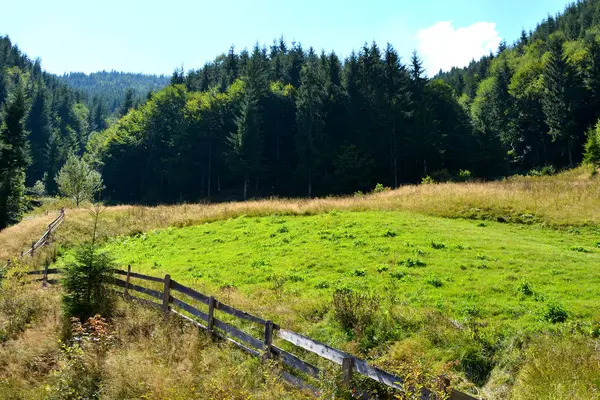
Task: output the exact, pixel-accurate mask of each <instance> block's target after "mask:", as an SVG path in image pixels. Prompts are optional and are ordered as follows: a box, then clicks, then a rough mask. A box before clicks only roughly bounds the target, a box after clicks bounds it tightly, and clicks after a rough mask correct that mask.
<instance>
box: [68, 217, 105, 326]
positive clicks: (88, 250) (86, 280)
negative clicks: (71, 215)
mask: <svg viewBox="0 0 600 400" xmlns="http://www.w3.org/2000/svg"><path fill="white" fill-rule="evenodd" d="M102 212H103V210H102V209H101V208H100V206H96V207H95V208H94V209H93V210H91V211H90V216H91V233H90V240H89V241H88V242H87V243H84V244H83V245H81V246H80V247H78V248H77V249H76V251H75V261H74V262H73V263H71V264H70V265H68V266H67V268H66V270H65V275H64V279H63V282H62V287H63V289H64V291H65V295H64V296H63V307H64V309H65V314H66V315H67V316H69V317H77V318H79V319H80V320H82V321H83V320H86V319H87V318H89V317H92V316H94V315H96V314H100V315H102V316H110V314H111V312H112V308H113V307H112V306H113V304H114V303H113V296H112V294H111V292H110V290H109V289H108V288H107V287H106V285H107V284H108V283H109V282H110V280H111V278H112V275H113V274H112V270H113V268H114V261H113V259H112V257H111V256H110V254H108V253H106V252H102V251H100V249H99V246H98V229H99V222H100V217H101V215H102Z"/></svg>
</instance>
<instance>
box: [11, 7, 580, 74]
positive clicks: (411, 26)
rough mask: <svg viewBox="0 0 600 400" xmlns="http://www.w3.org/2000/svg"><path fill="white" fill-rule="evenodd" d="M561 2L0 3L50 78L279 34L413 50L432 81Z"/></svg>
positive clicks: (158, 69) (159, 66) (153, 68)
mask: <svg viewBox="0 0 600 400" xmlns="http://www.w3.org/2000/svg"><path fill="white" fill-rule="evenodd" d="M569 2H570V1H568V0H452V1H449V0H420V1H419V0H417V1H415V0H411V1H408V0H396V1H393V0H370V1H357V0H296V1H294V2H287V1H282V0H279V1H275V0H253V1H247V0H246V1H242V0H229V1H223V0H221V1H214V0H213V1H200V0H196V1H193V0H179V1H157V0H145V1H141V0H119V1H116V0H102V1H98V0H83V1H82V0H78V1H75V0H54V1H48V0H27V1H25V0H23V1H20V0H19V1H11V0H5V1H4V3H5V4H2V6H1V13H0V35H6V34H7V35H9V36H10V37H11V39H12V40H13V42H15V43H16V44H17V45H18V46H19V47H20V48H21V49H22V50H23V51H24V52H25V53H27V54H28V55H29V56H30V57H32V58H35V57H40V58H41V59H42V65H43V66H44V68H45V69H46V70H48V71H49V72H53V73H57V74H62V73H63V72H70V71H82V72H86V73H89V72H94V71H99V70H113V69H114V70H118V71H128V72H144V73H158V74H161V73H164V74H170V73H171V72H172V71H173V69H174V68H175V67H176V66H178V65H180V64H183V65H184V68H185V69H186V70H189V69H195V68H199V67H201V66H202V65H203V64H204V63H205V62H206V61H209V60H212V59H214V57H215V56H216V55H217V54H219V53H222V52H224V51H226V50H227V49H228V48H229V47H230V46H231V45H232V44H233V45H235V47H236V49H237V50H238V51H239V50H241V49H243V48H244V47H248V48H251V47H252V46H253V45H254V43H256V42H257V41H258V42H259V43H261V44H270V43H271V42H272V40H273V38H278V37H280V36H281V35H283V36H284V38H285V39H286V40H287V41H288V42H291V41H293V40H296V41H299V42H301V43H302V44H303V46H304V47H308V46H313V47H314V48H315V49H317V50H321V49H325V50H326V51H329V50H332V49H333V50H335V51H336V53H338V54H339V55H341V56H346V55H348V54H349V53H350V52H351V51H352V50H353V49H358V48H359V47H360V46H361V45H362V44H363V43H364V42H365V41H366V42H371V41H373V40H375V41H376V42H377V43H379V44H380V45H381V46H384V45H385V44H386V43H387V42H390V43H392V44H393V45H394V47H396V49H397V50H398V51H399V53H400V54H401V55H402V56H403V57H404V59H405V60H406V58H407V57H409V56H410V54H411V52H412V51H413V49H417V50H418V51H419V54H420V55H421V57H422V58H423V59H424V62H425V66H426V67H427V69H428V71H429V72H430V73H432V74H434V73H436V72H437V71H438V70H439V68H443V69H448V68H450V67H451V66H453V65H457V66H462V65H464V64H466V63H468V61H469V60H471V59H472V58H479V57H480V56H481V55H483V54H487V53H489V50H490V49H495V48H497V45H498V43H499V42H500V40H501V39H506V40H507V42H509V43H511V42H513V41H514V40H516V39H517V38H518V36H519V34H520V32H521V28H523V27H524V28H525V29H527V30H529V29H533V28H534V27H535V25H536V24H537V23H538V22H539V21H540V20H541V19H542V18H544V17H546V16H547V15H548V14H549V13H550V14H555V13H557V12H559V11H562V10H563V9H564V7H565V5H566V4H567V3H569Z"/></svg>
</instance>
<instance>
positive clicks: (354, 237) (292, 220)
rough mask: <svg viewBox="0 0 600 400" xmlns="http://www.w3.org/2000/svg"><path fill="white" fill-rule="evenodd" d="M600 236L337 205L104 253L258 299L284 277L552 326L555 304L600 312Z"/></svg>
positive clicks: (164, 235)
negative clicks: (550, 311) (548, 318)
mask: <svg viewBox="0 0 600 400" xmlns="http://www.w3.org/2000/svg"><path fill="white" fill-rule="evenodd" d="M598 239H599V237H598V235H597V234H596V233H595V232H594V231H590V230H572V231H571V232H568V231H558V230H553V229H544V228H539V227H534V226H525V225H508V224H501V223H493V222H489V223H486V226H478V224H477V223H476V222H474V221H468V220H448V219H442V218H434V217H426V216H420V215H415V214H409V213H403V212H363V213H352V212H331V213H327V214H322V215H317V216H307V217H284V216H273V217H263V218H245V217H240V218H235V219H229V220H226V221H219V222H212V223H208V224H203V225H199V226H193V227H186V228H180V229H174V228H169V229H164V230H155V231H152V232H148V233H144V234H141V235H138V236H136V237H121V238H116V239H114V240H113V241H111V242H110V244H109V245H108V246H107V249H109V250H110V251H111V252H112V253H113V254H114V255H115V256H116V257H117V259H118V261H119V262H120V263H121V264H123V265H124V264H131V265H132V269H133V270H134V271H139V272H143V273H148V274H154V275H162V274H165V273H169V274H171V276H172V277H173V278H174V279H177V280H180V281H182V282H185V283H190V284H198V283H202V284H203V286H205V287H207V288H208V290H216V289H219V288H221V287H224V286H230V287H235V288H237V289H238V290H239V291H241V292H242V293H244V294H246V295H249V296H251V295H252V294H253V293H256V292H261V291H269V290H271V289H272V288H273V279H274V277H278V276H279V277H283V278H287V279H286V281H285V284H284V291H285V292H286V293H288V294H291V295H293V296H294V297H297V298H298V301H302V300H303V299H310V300H311V301H312V300H314V299H320V298H323V299H330V298H331V295H332V292H333V291H334V290H335V289H336V288H346V287H349V288H356V289H361V290H367V289H368V290H372V291H374V292H376V293H380V294H381V295H389V294H390V293H389V288H390V286H393V287H394V292H395V293H394V294H395V295H396V296H398V298H399V299H400V300H401V301H402V302H405V303H406V304H409V305H418V306H425V307H435V308H437V309H439V310H441V311H442V312H444V313H445V314H447V315H448V316H452V317H453V318H457V319H460V318H464V317H467V316H469V315H472V314H473V310H474V309H476V310H477V311H476V313H477V315H478V316H479V317H480V318H482V319H485V320H487V321H489V322H492V323H499V324H502V325H510V326H531V325H536V324H545V323H546V322H545V321H542V319H543V318H542V317H543V315H544V313H545V312H546V311H547V310H546V309H547V304H549V302H555V303H560V304H562V305H563V306H564V307H565V308H566V310H567V311H568V312H569V317H570V319H576V320H590V319H591V318H592V317H593V316H595V315H597V313H598V311H597V310H598V306H599V305H600V301H599V300H598V296H599V295H600V270H599V269H598V268H597V265H598V264H599V262H600V249H598V248H597V247H596V243H597V242H598ZM581 249H585V251H582V250H581ZM523 281H526V282H527V290H526V291H525V292H526V293H523V290H522V288H521V286H522V284H523V283H522V282H523ZM466 310H467V311H466ZM469 310H470V311H469Z"/></svg>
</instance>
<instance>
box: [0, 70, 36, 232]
mask: <svg viewBox="0 0 600 400" xmlns="http://www.w3.org/2000/svg"><path fill="white" fill-rule="evenodd" d="M17 74H18V73H17ZM23 79H24V78H22V77H21V76H20V75H17V76H16V77H15V78H14V80H15V83H14V84H13V87H12V88H11V90H9V93H8V96H7V99H6V101H5V104H4V105H3V107H2V110H1V111H0V121H2V122H1V123H0V229H3V228H6V227H7V226H8V225H10V224H13V223H15V222H18V221H19V220H20V218H21V215H22V212H23V210H24V205H25V204H24V202H25V198H24V195H25V193H24V192H25V170H26V168H27V166H28V165H29V161H30V159H29V146H28V142H27V136H28V134H29V133H28V132H27V130H26V129H25V120H26V116H27V112H28V102H27V99H26V94H25V88H24V82H23Z"/></svg>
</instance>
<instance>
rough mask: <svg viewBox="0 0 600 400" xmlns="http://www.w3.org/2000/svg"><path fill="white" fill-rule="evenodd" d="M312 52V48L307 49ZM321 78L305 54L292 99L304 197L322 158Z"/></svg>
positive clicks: (314, 62)
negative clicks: (295, 95) (295, 97)
mask: <svg viewBox="0 0 600 400" xmlns="http://www.w3.org/2000/svg"><path fill="white" fill-rule="evenodd" d="M311 50H312V49H311ZM325 89H326V88H325V79H324V77H323V74H322V72H321V70H320V68H319V65H318V62H317V58H316V55H314V53H313V52H312V51H311V52H309V57H308V62H307V63H306V64H305V65H304V66H303V67H302V71H301V72H300V87H299V88H298V95H297V99H296V108H297V112H296V119H297V121H298V135H297V137H296V144H297V146H296V148H297V152H298V157H299V166H300V170H301V175H303V176H304V177H305V179H306V182H307V189H308V190H307V195H308V197H311V196H312V195H313V175H314V173H315V170H316V169H317V168H318V166H319V158H320V157H323V154H322V150H323V149H322V146H321V145H320V142H323V140H324V138H323V115H322V113H323V111H322V108H323V102H324V99H325V96H326V94H327V92H326V90H325Z"/></svg>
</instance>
